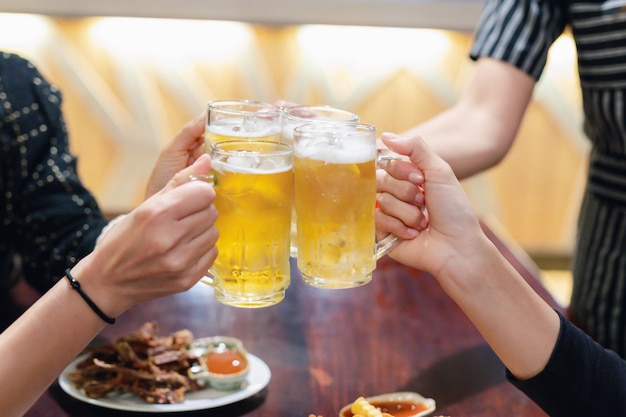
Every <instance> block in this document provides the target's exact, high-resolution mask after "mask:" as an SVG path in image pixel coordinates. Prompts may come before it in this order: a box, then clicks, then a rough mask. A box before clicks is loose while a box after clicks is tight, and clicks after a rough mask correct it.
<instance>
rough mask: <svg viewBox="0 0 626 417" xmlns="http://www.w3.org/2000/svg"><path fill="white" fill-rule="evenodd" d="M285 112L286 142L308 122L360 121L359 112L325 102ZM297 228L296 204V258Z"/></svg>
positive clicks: (295, 248) (293, 238) (293, 239)
mask: <svg viewBox="0 0 626 417" xmlns="http://www.w3.org/2000/svg"><path fill="white" fill-rule="evenodd" d="M284 112H285V113H284V115H283V135H282V138H283V142H285V143H293V129H294V128H296V127H298V126H301V125H303V124H306V123H320V122H322V123H325V122H333V123H344V122H347V123H354V122H358V121H359V116H358V115H357V114H355V113H352V112H350V111H347V110H343V109H340V108H337V107H333V106H328V105H325V104H306V105H301V106H293V107H287V108H285V109H284ZM297 230H298V228H297V214H296V212H295V204H294V210H293V213H292V214H291V256H293V257H294V258H297V257H298V245H297V244H296V241H297V237H296V235H297V233H298V232H297Z"/></svg>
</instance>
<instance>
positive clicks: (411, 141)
mask: <svg viewBox="0 0 626 417" xmlns="http://www.w3.org/2000/svg"><path fill="white" fill-rule="evenodd" d="M381 139H382V141H383V143H384V144H385V145H386V146H387V147H389V149H391V150H392V151H394V152H396V153H398V154H400V155H406V156H408V157H409V159H410V160H411V162H413V164H415V165H416V166H417V167H419V168H420V169H422V170H429V169H441V168H442V165H446V163H445V162H444V160H443V159H441V158H440V157H439V155H437V154H436V153H435V151H433V150H432V148H431V147H430V146H429V145H428V144H427V143H426V141H425V140H424V139H422V137H421V136H412V137H404V136H400V135H397V134H395V133H389V132H385V133H383V134H382V135H381Z"/></svg>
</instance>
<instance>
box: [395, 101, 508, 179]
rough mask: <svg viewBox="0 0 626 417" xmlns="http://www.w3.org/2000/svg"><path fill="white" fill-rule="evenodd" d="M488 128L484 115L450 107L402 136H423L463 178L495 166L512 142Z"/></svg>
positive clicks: (486, 117)
mask: <svg viewBox="0 0 626 417" xmlns="http://www.w3.org/2000/svg"><path fill="white" fill-rule="evenodd" d="M489 126H490V121H489V120H488V116H487V115H485V114H481V113H480V112H475V114H472V113H470V112H465V111H464V109H463V108H462V107H460V106H454V107H451V108H450V109H447V110H445V111H444V112H443V113H440V114H438V115H437V116H435V117H433V118H432V119H430V120H428V121H426V122H424V123H422V124H420V125H417V126H415V127H413V128H412V129H410V130H409V131H407V132H405V133H403V134H405V135H419V136H421V137H423V138H424V139H425V140H426V142H428V144H429V145H430V147H431V148H433V150H434V151H435V152H436V153H437V154H438V155H439V156H440V157H442V158H443V159H444V160H445V161H446V162H448V164H450V166H451V167H452V169H453V170H454V173H455V174H456V176H457V177H458V178H460V179H463V178H467V177H470V176H472V175H475V174H477V173H480V172H482V171H485V170H487V169H488V168H491V167H493V166H494V165H496V164H497V163H499V162H500V161H501V160H502V158H504V156H505V155H506V152H507V151H508V150H509V147H510V144H511V143H512V142H513V139H514V136H507V137H504V136H500V137H499V136H498V135H504V134H505V133H504V132H503V133H499V132H497V131H496V129H492V128H490V127H489ZM499 139H503V140H502V141H501V142H500V141H499Z"/></svg>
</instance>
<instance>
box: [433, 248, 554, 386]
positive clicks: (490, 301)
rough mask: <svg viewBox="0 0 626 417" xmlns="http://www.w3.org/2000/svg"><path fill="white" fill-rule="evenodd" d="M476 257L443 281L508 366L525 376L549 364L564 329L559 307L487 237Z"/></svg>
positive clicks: (451, 270) (443, 275) (446, 273)
mask: <svg viewBox="0 0 626 417" xmlns="http://www.w3.org/2000/svg"><path fill="white" fill-rule="evenodd" d="M484 240H485V242H484V243H483V244H482V247H481V248H478V250H476V251H475V253H476V254H478V255H477V256H475V257H472V258H470V259H467V258H466V259H462V260H459V261H458V265H459V266H458V267H456V266H455V261H451V262H450V265H449V266H447V267H446V269H445V271H442V273H441V275H440V276H439V281H440V282H441V283H442V286H443V287H444V289H445V290H446V292H447V293H448V294H449V295H450V296H451V297H452V298H453V299H454V300H455V301H456V302H457V304H458V305H459V306H460V307H461V308H462V309H463V310H464V312H465V313H466V314H467V316H468V317H469V318H470V320H471V321H472V322H473V323H474V325H475V326H476V328H477V329H478V330H479V331H480V332H481V334H482V335H483V337H484V338H485V340H486V341H487V342H488V343H489V345H490V346H491V347H492V348H493V350H494V351H495V353H496V354H497V355H498V356H499V357H500V359H501V360H502V362H503V363H504V364H505V366H506V367H507V368H508V369H509V370H510V371H511V373H513V375H515V376H516V377H517V378H519V379H527V378H529V377H532V376H534V375H536V374H537V373H539V372H540V371H541V370H543V369H544V367H545V366H546V364H547V363H548V361H549V359H550V356H551V354H552V352H553V350H554V346H555V344H556V340H557V337H558V333H559V318H558V315H557V314H556V312H555V311H554V310H553V309H552V308H551V307H550V306H549V305H548V304H547V303H545V302H544V301H543V300H542V299H541V297H539V295H538V294H537V293H535V291H534V290H533V289H532V288H531V287H530V286H529V285H528V283H526V281H524V279H523V278H522V277H521V276H519V274H518V273H517V272H516V271H515V270H514V268H513V267H512V266H511V265H510V264H509V263H508V261H506V259H504V258H503V257H502V256H501V255H500V254H499V253H498V250H497V249H496V248H495V246H493V244H491V242H488V241H487V238H486V237H485V239H484Z"/></svg>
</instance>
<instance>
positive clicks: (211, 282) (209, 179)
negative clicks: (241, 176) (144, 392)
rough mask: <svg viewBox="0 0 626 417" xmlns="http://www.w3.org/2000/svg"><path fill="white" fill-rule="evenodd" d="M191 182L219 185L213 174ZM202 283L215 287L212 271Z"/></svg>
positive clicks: (191, 179)
mask: <svg viewBox="0 0 626 417" xmlns="http://www.w3.org/2000/svg"><path fill="white" fill-rule="evenodd" d="M189 181H204V182H208V183H209V184H212V185H213V186H214V187H215V186H216V185H217V183H216V181H215V176H214V175H213V174H201V175H190V176H189ZM200 282H202V283H203V284H206V285H208V286H211V287H214V286H215V276H214V275H213V274H211V272H210V271H207V273H206V275H205V276H203V277H202V278H200ZM197 372H199V371H197Z"/></svg>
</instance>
